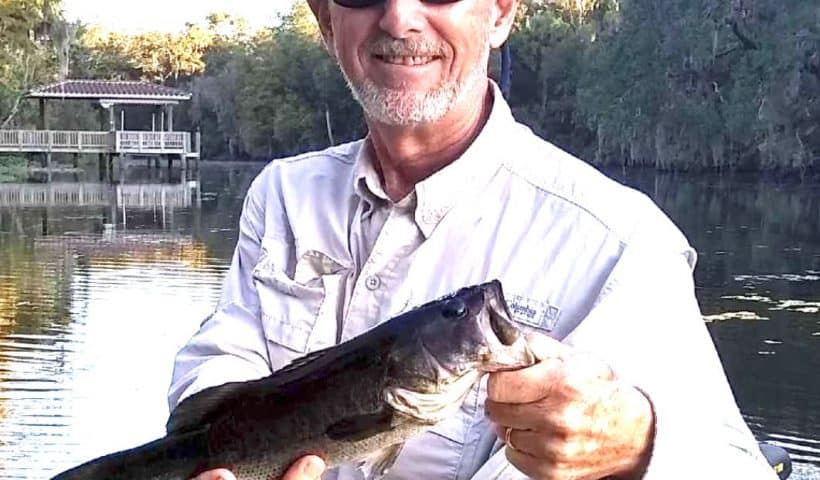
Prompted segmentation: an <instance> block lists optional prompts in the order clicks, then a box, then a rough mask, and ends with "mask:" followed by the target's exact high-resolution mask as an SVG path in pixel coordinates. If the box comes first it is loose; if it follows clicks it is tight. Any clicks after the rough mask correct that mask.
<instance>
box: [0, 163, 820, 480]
mask: <svg viewBox="0 0 820 480" xmlns="http://www.w3.org/2000/svg"><path fill="white" fill-rule="evenodd" d="M261 168H262V165H260V164H252V165H248V164H242V165H237V164H216V163H207V162H206V163H204V164H203V165H202V168H201V172H200V174H199V175H197V176H196V177H195V178H184V177H183V176H182V175H181V174H180V172H179V171H173V172H168V171H166V170H148V169H147V168H145V167H144V166H142V167H140V166H132V167H130V168H128V169H127V170H125V171H124V173H123V175H122V176H121V181H120V183H119V184H118V185H113V186H112V185H101V184H95V183H94V182H93V181H89V182H88V183H86V182H85V181H84V180H83V179H85V178H95V177H96V175H95V174H94V173H93V172H86V174H81V175H71V176H66V177H65V178H61V177H59V176H57V178H55V180H56V183H54V184H53V185H52V188H51V189H48V188H46V187H44V186H43V185H36V184H35V185H32V184H22V185H0V479H12V478H14V479H23V478H24V479H35V480H36V479H45V478H49V477H50V476H51V475H53V474H55V473H57V472H59V471H61V470H63V469H65V468H68V467H70V466H73V465H74V464H76V463H79V462H81V461H84V460H87V459H89V458H92V457H95V456H99V455H102V454H105V453H108V452H111V451H115V450H119V449H124V448H128V447H132V446H135V445H137V444H138V443H141V442H145V441H148V440H152V439H154V438H156V437H158V436H160V435H162V434H163V430H164V422H165V419H166V416H167V413H168V412H167V406H166V404H165V393H166V388H167V385H168V381H169V378H170V374H171V364H172V358H173V355H174V353H175V352H176V350H177V349H178V348H179V347H180V346H181V345H182V344H183V343H184V342H185V341H186V340H187V338H188V337H189V336H190V335H191V334H192V333H193V332H194V331H195V330H196V329H197V327H198V325H199V323H200V322H201V321H202V319H203V318H204V317H205V316H206V315H207V314H208V313H209V311H210V310H211V309H212V307H213V305H214V303H215V302H216V300H217V298H218V295H219V289H220V282H221V279H222V277H223V276H224V274H225V271H226V269H227V267H228V264H229V261H230V256H231V253H232V249H233V246H234V243H235V241H236V225H237V221H238V215H239V212H240V209H241V206H242V200H243V197H244V193H245V191H246V190H247V188H248V186H249V184H250V181H251V180H252V179H253V177H254V176H255V174H256V173H257V172H258V171H259V170H260V169H261ZM614 175H615V176H617V177H619V178H620V179H621V180H622V181H624V182H626V183H628V184H631V185H634V186H636V187H637V188H640V189H641V190H643V191H645V192H646V193H647V194H649V195H651V196H652V197H653V198H655V199H656V200H657V201H658V202H659V203H660V205H661V206H662V207H663V208H664V209H665V210H666V211H667V212H668V213H669V214H670V215H671V216H672V218H673V219H674V220H675V221H676V222H677V223H678V225H679V226H680V227H681V228H682V229H683V230H684V231H685V232H686V234H687V235H688V237H689V239H690V241H691V242H692V243H693V244H694V245H695V246H696V247H697V249H698V251H699V253H700V261H699V264H698V268H697V271H696V280H697V286H698V297H699V298H700V300H701V303H702V308H703V312H704V315H705V319H706V321H708V322H709V329H710V331H711V333H712V336H713V338H714V340H715V343H716V345H717V347H718V350H719V352H720V354H721V357H722V359H723V362H724V365H725V367H726V370H727V373H728V375H729V378H730V381H731V383H732V386H733V388H734V390H735V393H736V395H737V397H738V402H739V403H740V405H741V408H742V411H743V413H744V415H745V417H746V419H747V421H748V422H749V424H750V425H751V426H752V428H753V430H754V432H755V434H756V435H757V436H758V438H759V439H761V440H766V441H771V442H773V443H777V444H779V445H782V446H784V447H786V448H787V449H788V450H789V451H790V453H791V455H792V456H793V458H794V459H795V461H796V462H797V463H796V465H795V474H794V475H793V476H792V478H795V479H797V480H808V479H820V382H818V372H819V371H820V349H818V346H820V313H819V312H820V183H818V182H811V181H804V182H802V183H801V182H776V181H771V180H761V179H759V178H757V177H749V176H731V177H709V178H701V177H697V178H696V177H687V176H673V175H655V174H654V173H647V172H637V173H636V172H626V173H625V172H614ZM75 177H76V178H75ZM696 394H697V392H693V395H696ZM692 414H693V415H696V414H697V412H692ZM681 454H682V455H686V452H681Z"/></svg>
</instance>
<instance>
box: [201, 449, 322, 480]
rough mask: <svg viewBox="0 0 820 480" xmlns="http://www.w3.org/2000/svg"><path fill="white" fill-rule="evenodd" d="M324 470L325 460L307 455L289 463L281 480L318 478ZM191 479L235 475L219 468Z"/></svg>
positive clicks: (222, 479) (230, 479)
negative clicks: (289, 465)
mask: <svg viewBox="0 0 820 480" xmlns="http://www.w3.org/2000/svg"><path fill="white" fill-rule="evenodd" d="M324 472H325V462H324V461H323V460H322V459H321V458H319V457H316V456H313V455H308V456H306V457H302V458H300V459H299V460H297V461H296V463H294V464H293V465H291V467H290V468H289V469H288V473H286V474H285V476H284V477H282V480H319V479H320V478H321V476H322V474H323V473H324ZM193 480H236V477H235V476H234V474H233V473H231V472H229V471H228V470H225V469H222V468H221V469H218V470H208V471H207V472H202V473H200V474H199V475H197V477H196V478H195V479H193Z"/></svg>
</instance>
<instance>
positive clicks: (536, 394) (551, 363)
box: [487, 358, 563, 404]
mask: <svg viewBox="0 0 820 480" xmlns="http://www.w3.org/2000/svg"><path fill="white" fill-rule="evenodd" d="M562 363H563V359H561V358H548V359H544V360H540V361H539V362H538V363H536V364H535V365H533V366H531V367H527V368H522V369H521V370H514V371H509V372H495V373H491V374H490V376H489V378H488V379H487V398H488V399H489V400H492V401H494V402H499V403H511V404H512V403H531V402H536V401H538V400H541V399H542V398H545V397H547V396H549V394H550V390H551V389H552V387H553V385H555V384H556V383H558V382H557V379H558V376H559V375H561V371H562V370H563V367H562V365H561V364H562Z"/></svg>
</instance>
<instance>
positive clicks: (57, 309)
mask: <svg viewBox="0 0 820 480" xmlns="http://www.w3.org/2000/svg"><path fill="white" fill-rule="evenodd" d="M229 170H231V171H232V173H229ZM203 171H204V172H205V173H206V174H207V173H209V170H208V169H204V170H203ZM256 171H258V168H255V169H254V168H251V169H248V168H247V167H246V168H244V169H243V171H242V172H237V171H236V169H221V170H219V175H217V178H218V180H217V181H218V182H219V188H210V187H209V188H210V190H209V192H208V195H206V196H204V197H203V196H202V195H201V194H200V182H199V181H198V180H197V179H194V180H188V179H180V178H178V179H176V182H174V183H172V184H162V183H152V182H151V181H150V180H153V179H152V178H151V176H152V172H150V171H147V170H146V171H145V172H140V171H139V170H135V171H131V172H129V173H130V176H131V177H132V178H130V179H129V180H130V181H133V182H134V183H129V184H119V185H105V184H93V183H70V182H64V183H59V182H57V183H54V184H50V185H49V184H17V185H8V184H6V185H0V478H26V479H37V478H49V477H50V475H52V474H54V473H56V472H57V471H60V470H62V469H64V468H66V467H69V466H71V465H73V464H75V463H77V462H79V461H83V460H85V459H88V458H91V457H94V456H97V455H100V454H102V453H105V452H110V451H113V450H117V449H121V448H127V447H130V446H133V445H135V444H136V443H138V442H142V441H147V440H149V439H152V438H155V437H156V436H158V435H160V434H161V433H162V432H163V430H164V421H165V418H166V416H167V407H166V405H165V400H164V399H165V389H166V388H167V384H168V381H169V378H170V368H171V359H172V357H173V354H174V353H175V351H176V350H177V349H178V348H179V347H180V346H181V344H182V343H183V342H184V341H185V340H186V339H187V338H188V337H189V336H190V335H191V334H192V333H193V331H194V330H195V329H196V328H197V326H198V325H199V322H200V321H201V320H202V319H203V318H204V317H205V316H206V315H207V314H208V313H209V311H210V309H211V308H212V306H213V304H214V303H215V301H216V299H217V295H218V293H219V288H220V282H221V279H222V277H223V276H224V271H225V269H226V268H227V264H228V259H229V255H228V254H226V252H229V251H230V249H231V248H232V246H233V243H234V242H235V234H233V233H232V231H233V229H232V228H230V227H229V226H232V225H233V224H235V219H236V215H238V213H239V208H240V207H241V202H242V196H243V195H244V190H245V189H246V188H247V184H248V183H249V182H250V179H251V178H252V177H253V176H254V174H255V173H256ZM222 174H227V175H224V176H223V175H222ZM141 180H142V181H141ZM145 180H149V181H148V182H146V181H145ZM209 185H211V184H210V183H209ZM15 202H16V203H15ZM229 211H230V212H231V213H230V214H229ZM228 232H231V233H229V234H228Z"/></svg>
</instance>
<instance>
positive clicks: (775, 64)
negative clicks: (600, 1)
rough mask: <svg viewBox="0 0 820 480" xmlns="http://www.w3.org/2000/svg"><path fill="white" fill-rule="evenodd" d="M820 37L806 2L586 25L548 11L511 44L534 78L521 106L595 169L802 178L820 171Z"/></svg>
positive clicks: (637, 12)
mask: <svg viewBox="0 0 820 480" xmlns="http://www.w3.org/2000/svg"><path fill="white" fill-rule="evenodd" d="M818 30H820V11H818V9H817V6H816V4H815V3H814V2H811V1H809V0H790V1H788V2H785V3H784V2H776V1H774V0H750V1H743V2H741V1H718V0H694V1H693V0H664V1H660V0H624V1H622V2H621V3H620V4H619V5H618V8H617V9H612V8H611V9H609V10H608V11H607V12H606V13H605V14H603V15H595V14H592V15H590V16H589V18H588V19H587V20H585V21H584V22H582V23H580V24H577V25H573V24H571V22H568V21H567V19H566V16H565V15H563V16H562V15H558V14H556V13H555V12H554V11H552V10H551V9H549V8H547V9H542V10H540V11H538V12H537V13H535V14H534V16H533V17H530V18H528V19H527V23H526V27H525V28H520V29H519V31H518V32H517V33H516V37H517V38H515V39H514V40H513V43H512V45H513V50H514V52H515V53H516V54H517V55H518V56H519V57H520V58H521V61H522V63H524V65H523V66H521V65H519V64H516V65H515V68H516V71H520V69H522V68H523V69H529V70H530V72H531V73H528V74H524V75H521V76H524V77H528V81H527V82H523V81H519V80H518V76H516V82H517V83H515V84H514V90H518V89H519V88H520V87H524V88H523V91H518V92H517V93H516V95H515V96H514V97H513V102H514V105H515V106H516V108H517V111H520V112H522V115H521V118H522V119H524V121H526V122H528V123H531V124H533V126H534V128H535V129H536V130H538V131H539V132H541V133H542V134H543V135H545V136H546V137H547V138H550V139H552V140H554V141H556V143H559V144H561V145H562V146H564V147H567V148H569V149H570V150H572V151H574V152H576V153H577V154H579V155H581V156H583V157H584V158H586V159H588V160H590V161H593V162H596V163H601V164H620V165H650V166H654V167H656V168H660V169H699V168H710V169H711V168H717V169H724V168H730V169H783V170H797V171H805V170H806V169H809V168H813V167H817V166H818V162H820V132H818V128H817V125H818V124H819V123H820V34H818ZM533 51H535V52H537V53H535V54H533V53H532V52H533ZM543 65H547V66H548V67H547V68H539V66H543ZM525 71H526V70H525ZM522 83H524V85H522ZM539 88H540V89H539ZM544 92H546V93H544ZM533 100H535V101H533ZM566 105H570V107H569V108H567V107H566ZM536 106H540V108H539V107H536ZM567 112H571V113H573V115H567Z"/></svg>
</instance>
